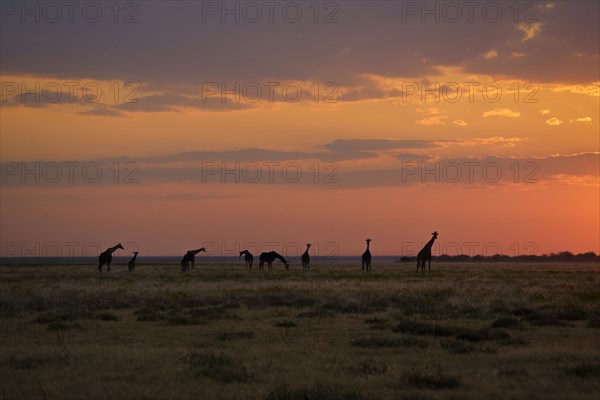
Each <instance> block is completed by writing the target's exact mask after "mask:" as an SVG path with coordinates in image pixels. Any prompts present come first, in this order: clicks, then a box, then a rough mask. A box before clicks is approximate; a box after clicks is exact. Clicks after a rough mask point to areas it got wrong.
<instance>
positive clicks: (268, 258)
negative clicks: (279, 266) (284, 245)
mask: <svg viewBox="0 0 600 400" xmlns="http://www.w3.org/2000/svg"><path fill="white" fill-rule="evenodd" d="M275 259H278V260H281V262H283V264H284V265H285V269H286V270H288V269H290V264H289V263H288V262H287V261H286V260H285V258H283V256H282V255H281V254H279V253H276V252H274V251H270V252H268V253H260V256H259V261H260V262H259V263H258V267H259V268H260V269H263V265H264V264H265V263H267V265H268V267H269V270H271V269H273V261H275Z"/></svg>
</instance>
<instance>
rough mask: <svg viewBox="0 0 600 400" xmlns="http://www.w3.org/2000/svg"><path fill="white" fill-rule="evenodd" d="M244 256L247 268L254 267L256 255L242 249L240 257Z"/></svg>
mask: <svg viewBox="0 0 600 400" xmlns="http://www.w3.org/2000/svg"><path fill="white" fill-rule="evenodd" d="M241 256H244V260H246V268H250V269H252V263H253V262H254V256H252V254H251V253H250V252H249V251H248V250H244V251H240V257H241Z"/></svg>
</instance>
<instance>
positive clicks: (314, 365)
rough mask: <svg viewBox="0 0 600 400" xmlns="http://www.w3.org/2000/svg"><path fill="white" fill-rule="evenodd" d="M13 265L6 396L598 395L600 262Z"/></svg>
mask: <svg viewBox="0 0 600 400" xmlns="http://www.w3.org/2000/svg"><path fill="white" fill-rule="evenodd" d="M414 268H415V266H414V265H413V264H412V263H410V264H404V263H387V264H376V263H374V265H373V272H372V273H371V274H369V275H363V274H362V273H361V271H360V266H359V265H358V263H357V264H356V265H349V264H347V263H346V264H345V263H328V262H319V263H316V262H313V266H312V268H311V270H310V272H308V273H306V272H303V271H302V269H301V268H300V266H299V265H298V264H297V263H296V264H295V265H292V267H291V269H290V271H285V270H283V268H282V266H281V265H279V264H275V265H274V270H273V271H272V272H270V273H269V272H265V271H259V270H258V269H257V268H256V267H255V268H254V269H253V270H250V271H247V270H244V268H243V264H240V265H234V264H197V265H196V268H194V269H193V270H192V271H191V272H190V273H188V274H182V273H181V272H180V270H179V268H178V266H177V265H143V264H139V265H138V266H137V269H136V273H135V274H134V275H129V274H128V273H127V267H126V266H125V265H113V269H112V271H111V272H110V273H103V274H102V275H100V274H99V273H98V271H97V269H96V267H95V266H84V265H61V266H32V265H28V266H0V399H19V398H25V399H81V398H90V399H209V398H219V399H239V398H251V399H273V400H277V399H407V400H408V399H420V400H425V399H480V398H486V399H597V398H598V393H600V267H599V266H598V265H597V264H521V263H503V264H500V263H464V264H461V263H437V264H436V263H433V265H432V268H433V273H432V274H431V275H429V274H426V275H421V274H416V273H415V269H414Z"/></svg>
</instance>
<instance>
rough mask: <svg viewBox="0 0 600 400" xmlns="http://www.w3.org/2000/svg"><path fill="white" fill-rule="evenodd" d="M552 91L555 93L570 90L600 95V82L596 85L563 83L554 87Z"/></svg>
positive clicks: (571, 91)
mask: <svg viewBox="0 0 600 400" xmlns="http://www.w3.org/2000/svg"><path fill="white" fill-rule="evenodd" d="M552 91H553V92H555V93H563V92H568V93H575V94H584V95H587V96H595V97H600V82H598V83H596V84H594V85H562V86H558V87H554V88H552Z"/></svg>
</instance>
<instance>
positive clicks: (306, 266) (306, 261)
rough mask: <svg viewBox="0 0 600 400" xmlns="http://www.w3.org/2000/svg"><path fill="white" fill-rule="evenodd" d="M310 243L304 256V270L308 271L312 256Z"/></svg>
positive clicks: (307, 244)
mask: <svg viewBox="0 0 600 400" xmlns="http://www.w3.org/2000/svg"><path fill="white" fill-rule="evenodd" d="M308 249H310V243H306V251H305V252H304V254H302V269H303V270H305V271H308V270H309V268H310V255H309V254H308Z"/></svg>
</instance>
